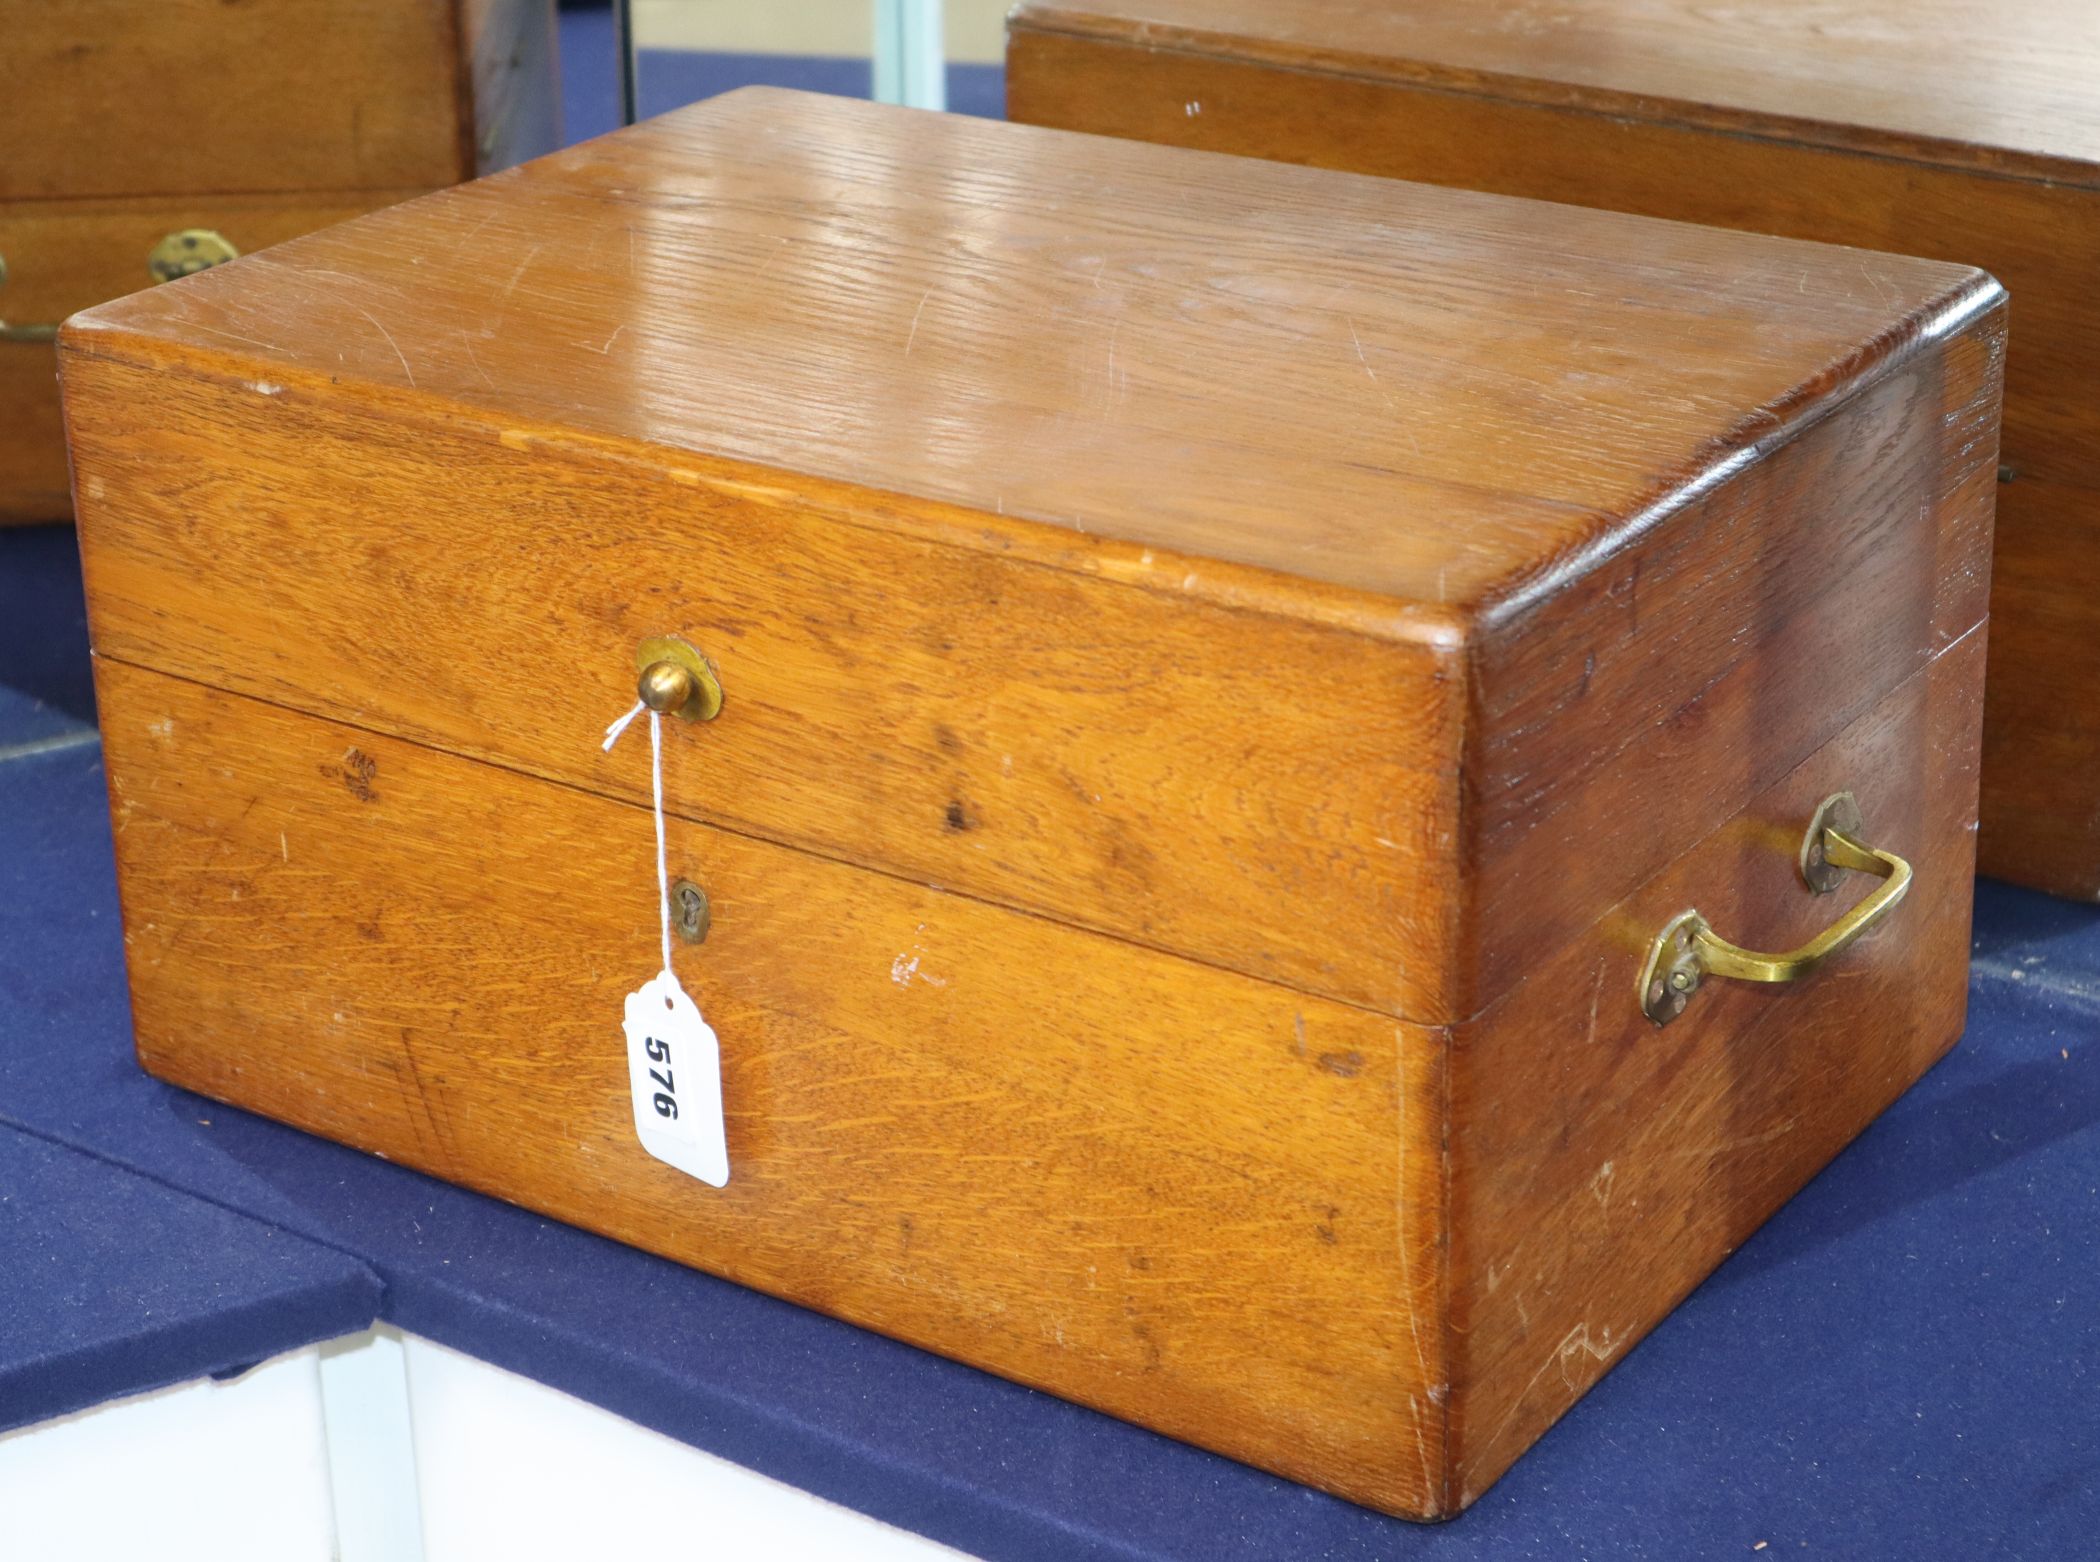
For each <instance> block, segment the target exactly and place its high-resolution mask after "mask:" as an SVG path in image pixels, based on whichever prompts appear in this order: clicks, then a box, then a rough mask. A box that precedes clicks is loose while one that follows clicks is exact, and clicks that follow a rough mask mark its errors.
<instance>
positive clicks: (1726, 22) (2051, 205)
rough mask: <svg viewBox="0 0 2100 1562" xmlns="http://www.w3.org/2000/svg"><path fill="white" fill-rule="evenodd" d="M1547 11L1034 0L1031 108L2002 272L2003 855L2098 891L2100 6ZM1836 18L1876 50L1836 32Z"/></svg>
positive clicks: (1612, 3) (2017, 867)
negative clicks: (1807, 111) (2067, 86)
mask: <svg viewBox="0 0 2100 1562" xmlns="http://www.w3.org/2000/svg"><path fill="white" fill-rule="evenodd" d="M1943 11H1944V12H1945V13H1946V14H1941V13H1942V12H1943ZM1526 14H1527V15H1529V16H1531V18H1532V20H1533V22H1534V24H1535V25H1533V26H1530V27H1527V28H1506V27H1498V26H1497V25H1496V21H1497V18H1498V17H1505V16H1506V8H1498V7H1495V6H1476V7H1465V8H1460V7H1458V6H1455V5H1454V6H1446V5H1443V4H1439V3H1436V0H1416V3H1411V4H1402V5H1399V6H1394V7H1385V8H1382V9H1377V10H1376V11H1375V12H1374V11H1372V10H1364V9H1350V8H1342V7H1336V6H1329V5H1325V4H1322V3H1320V0H1298V3H1294V4H1290V5H1281V6H1272V7H1263V8H1261V10H1260V13H1259V14H1258V15H1257V14H1256V13H1255V11H1254V10H1252V9H1250V8H1247V7H1240V6H1235V5H1232V4H1230V3H1224V4H1221V3H1216V0H1211V3H1207V4H1196V3H1194V0H1191V3H1189V4H1182V3H1181V0H1132V3H1130V4H1123V3H1121V0H1114V3H1107V4H1100V5H1088V6H1042V5H1030V6H1023V7H1022V8H1021V10H1020V11H1019V12H1018V13H1017V14H1016V18H1015V22H1014V29H1013V32H1012V34H1011V42H1010V50H1009V62H1008V103H1009V112H1010V113H1012V114H1013V115H1014V116H1015V117H1016V118H1020V119H1024V120H1029V121H1032V122H1036V123H1042V124H1050V125H1059V126H1065V127H1068V128H1075V129H1085V130H1091V131H1097V132H1103V133H1108V134H1113V135H1119V136H1130V137H1136V138H1140V139H1144V140H1150V141H1160V142H1169V143H1174V144H1179V145H1187V146H1192V147H1201V148H1207V149H1211V150H1218V151H1227V152H1236V153H1246V154H1255V155H1260V156H1265V157H1274V158H1279V159H1283V160H1287V161H1290V162H1295V163H1307V164H1313V165H1317V166H1322V167H1331V168H1344V169H1350V170H1354V171H1358V172H1365V173H1374V174H1382V175H1388V176H1393V177H1398V178H1403V179H1410V180H1421V181H1426V182H1429V183H1433V184H1445V185H1455V186H1461V187H1466V188H1473V189H1482V190H1492V191H1496V192H1499V193H1503V194H1509V195H1521V196H1531V197H1537V198H1541V199H1550V200H1556V201H1572V202H1578V203H1580V204H1583V205H1587V206H1596V207H1603V208H1609V209H1612V210H1618V211H1628V212H1637V213H1641V214H1644V215H1650V216H1658V217H1671V218H1677V219H1681V220H1684V221H1690V222H1698V223H1707V224H1712V225H1715V226H1718V227H1724V228H1731V229H1742V230H1748V231H1756V232H1762V233H1775V234H1782V235H1788V236H1792V237H1796V238H1808V239H1817V240H1822V241H1826V242H1833V243H1840V244H1847V245H1853V246H1857V247H1859V248H1861V249H1871V250H1883V251H1896V252H1901V253H1905V254H1916V255H1926V256H1931V257H1934V258H1937V259H1941V260H1949V261H1965V262H1968V263H1971V264H1975V265H1981V266H1985V267H1987V268H1988V269H1989V270H1990V271H1991V272H1993V273H1994V274H1995V275H1996V276H1997V277H1998V278H1999V279H2000V280H2001V281H2002V282H2004V283H2005V284H2006V286H2007V287H2008V288H2009V289H2010V291H2011V294H2012V296H2013V298H2014V299H2015V300H2016V303H2015V308H2014V313H2015V316H2016V327H2015V332H2014V339H2013V347H2012V352H2011V358H2010V364H2009V368H2008V377H2007V381H2006V391H2005V424H2004V429H2005V432H2004V450H2003V461H2004V464H2005V467H2006V469H2007V471H2008V473H2009V474H2010V475H2011V476H2012V477H2013V478H2014V480H2013V481H2012V482H2010V483H2009V484H2007V485H2006V487H2005V488H2004V490H2003V492H2002V494H2001V497H2000V501H1999V527H1998V539H1999V540H1998V553H1997V561H1998V562H1997V585H1996V588H1995V596H1994V601H1993V608H1994V612H1993V618H1994V620H1995V622H1996V626H1997V627H1996V630H1995V633H1994V635H1993V653H1992V674H1991V682H1992V685H1993V692H1992V694H1991V696H1990V699H1989V700H1988V702H1987V704H1986V716H1985V719H1986V723H1987V730H1988V737H1987V739H1986V742H1985V761H1984V772H1983V776H1984V780H1983V792H1984V805H1983V815H1984V829H1983V834H1982V840H1981V848H1980V849H1981V860H1982V863H1983V867H1984V869H1985V871H1986V872H1991V873H1995V874H1998V875H2000V876H2003V877H2007V878H2012V879H2015V880H2017V881H2019V882H2022V883H2027V884H2032V885H2035V886H2037V887H2039V888H2043V889H2048V890H2051V891H2054V892H2056V893H2059V894H2068V895H2076V896H2079V897H2082V898H2094V897H2100V789H2096V787H2095V785H2094V782H2093V780H2092V778H2093V777H2094V776H2095V775H2100V711H2096V710H2094V708H2093V707H2092V703H2091V701H2090V700H2089V699H2087V698H2086V696H2085V692H2084V691H2086V690H2088V689H2090V688H2091V687H2093V686H2094V684H2095V682H2096V681H2100V633H2095V623H2094V618H2093V614H2094V611H2095V610H2094V609H2093V607H2092V606H2091V604H2092V603H2093V602H2094V601H2095V600H2096V598H2095V596H2094V593H2093V590H2092V588H2091V584H2090V583H2089V581H2088V580H2087V579H2086V574H2087V573H2088V572H2087V571H2086V570H2085V569H2084V565H2083V563H2082V559H2083V554H2082V552H2081V550H2080V547H2079V544H2078V542H2077V539H2078V538H2080V537H2082V536H2084V535H2085V534H2086V533H2087V532H2088V531H2090V530H2091V529H2092V527H2093V526H2094V525H2095V524H2100V521H2096V517H2100V413H2096V411H2095V408H2096V407H2100V295H2096V294H2095V292H2094V289H2093V287H2092V285H2091V275H2092V271H2093V266H2094V263H2095V259H2096V257H2100V111H2096V109H2095V105H2094V100H2093V98H2092V95H2091V93H2090V91H2089V90H2087V86H2085V85H2082V86H2080V88H2079V91H2078V93H2077V94H2075V95H2074V97H2073V98H2071V99H2068V100H2066V99H2063V98H2062V95H2061V93H2060V91H2059V90H2058V86H2060V85H2061V83H2062V82H2064V81H2072V80H2075V81H2076V82H2078V83H2082V84H2087V85H2089V83H2090V81H2091V79H2092V77H2093V73H2094V70H2095V68H2096V67H2095V64H2094V61H2095V60H2096V58H2100V49H2096V48H2095V44H2094V29H2095V28H2096V27H2100V21H2096V18H2100V12H2092V11H2091V10H2090V8H2086V7H2079V8H2078V9H2077V10H2076V12H2075V14H2073V13H2072V12H2070V11H2068V10H2067V9H2066V8H2065V7H2063V6H2059V5H1986V6H1969V5H1966V4H1963V5H1960V6H1955V7H1952V8H1951V9H1949V8H1948V7H1944V6H1929V7H1927V8H1926V9H1925V10H1924V11H1923V12H1921V11H1919V10H1918V9H1917V8H1915V7H1909V6H1906V7H1904V8H1902V12H1901V15H1900V17H1899V16H1898V15H1897V13H1895V12H1894V11H1892V10H1889V9H1887V8H1883V7H1877V6H1857V5H1848V6H1846V7H1844V8H1843V9H1842V11H1841V12H1840V11H1834V10H1832V8H1830V7H1829V6H1826V5H1822V4H1810V3H1806V0H1793V3H1789V4H1785V5H1781V6H1779V7H1776V8H1770V7H1763V8H1758V9H1757V10H1756V11H1754V12H1752V11H1730V10H1727V9H1725V8H1723V9H1719V10H1717V9H1715V8H1713V7H1708V6H1697V7H1694V6H1690V5H1682V4H1675V3H1671V4H1664V3H1660V0H1586V3H1582V4H1577V5H1574V6H1561V7H1556V8H1554V10H1553V11H1552V12H1551V13H1550V14H1548V13H1543V12H1536V13H1534V12H1527V13H1526ZM1928 17H1929V18H1931V20H1930V23H1929V25H1928V23H1927V21H1926V18H1928ZM1832 29H1835V32H1836V34H1837V35H1840V36H1844V37H1846V38H1847V39H1848V40H1849V41H1851V42H1852V43H1853V44H1854V45H1856V46H1855V47H1849V48H1846V49H1832V48H1828V47H1826V46H1825V44H1824V42H1823V41H1822V40H1825V39H1826V38H1827V36H1829V35H1830V32H1831V30H1832ZM2030 29H2032V30H2031V31H2030ZM1605 38H1610V39H1612V40H1614V41H1615V43H1616V44H1618V45H1623V47H1614V48H1611V49H1609V50H1606V49H1604V48H1602V47H1601V43H1600V41H1601V40H1603V39H1605ZM1957 39H1960V40H1966V41H1965V42H1963V43H1961V44H1960V45H1959V46H1956V44H1955V43H1954V42H1952V40H1957ZM1381 49H1383V50H1387V51H1389V52H1388V53H1387V54H1386V55H1384V56H1382V57H1381V58H1375V59H1374V56H1375V55H1377V51H1379V50H1381ZM1921 49H1926V50H1927V52H1928V53H1929V55H1930V58H1929V59H1924V60H1921V59H1919V58H1918V57H1917V53H1918V51H1919V50H1921ZM1947 70H1951V71H1952V72H1953V73H1954V74H1955V75H1958V76H1959V77H1960V78H1962V80H1961V82H1960V83H1959V84H1957V83H1955V82H1954V81H1951V80H1949V79H1948V78H1947V76H1946V75H1945V74H1944V73H1945V72H1946V71H1947ZM2037 73H2039V74H2037ZM1834 75H1835V76H1836V77H1838V78H1843V79H1833V76H1834ZM2052 81H2054V82H2056V83H2058V86H2051V85H2049V83H2050V82H2052ZM1192 104H1198V105H1200V106H1201V107H1200V110H1199V111H1198V112H1195V113H1193V114H1192V113H1191V112H1189V108H1190V105H1192ZM1803 104H1807V105H1809V106H1811V107H1812V108H1813V109H1814V117H1813V122H1810V121H1805V120H1802V119H1800V118H1799V117H1797V116H1796V114H1795V113H1794V110H1795V109H1798V108H1800V107H1802V106H1803ZM1935 125H1936V126H1938V130H1937V131H1932V132H1931V133H1928V131H1930V128H1931V127H1932V126H1935ZM1895 132H1900V134H1895ZM1857 264H1858V265H1859V266H1860V267H1861V268H1862V270H1863V271H1865V272H1868V273H1871V272H1872V271H1873V270H1874V269H1875V268H1876V267H1878V266H1879V264H1880V258H1879V257H1878V256H1877V257H1873V258H1868V257H1858V258H1857Z"/></svg>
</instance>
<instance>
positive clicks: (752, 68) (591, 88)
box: [561, 11, 1006, 142]
mask: <svg viewBox="0 0 2100 1562" xmlns="http://www.w3.org/2000/svg"><path fill="white" fill-rule="evenodd" d="M561 51H562V61H561V74H562V124H563V129H564V133H565V134H566V135H567V137H568V139H569V140H570V141H572V142H574V141H587V140H589V139H590V138H591V137H593V136H602V135H604V134H605V133H606V132H607V131H609V130H612V129H614V128H616V127H617V126H618V125H619V122H620V109H619V78H618V75H617V74H616V72H615V69H614V63H613V62H614V54H613V30H612V13H611V12H610V11H571V12H566V13H564V14H563V16H562V19H561ZM635 84H636V87H637V89H638V90H639V94H640V99H641V102H640V110H641V115H642V117H643V118H644V119H646V118H648V117H649V116H651V115H653V114H663V113H668V112H669V111H670V110H672V109H674V108H680V107H683V106H684V105H685V104H688V103H697V102H699V101H700V100H701V99H702V98H711V97H714V96H716V95H717V94H718V93H723V92H728V91H731V90H732V89H734V88H737V87H749V86H760V85H763V86H769V87H797V88H800V89H801V90H803V91H805V92H828V93H831V94H832V95H833V96H836V97H845V98H864V97H866V96H868V94H869V92H870V91H871V90H872V89H873V85H874V83H873V77H872V73H871V70H870V67H869V64H868V61H867V60H865V59H833V58H826V57H822V56H808V55H793V54H713V53H696V52H686V51H679V50H668V49H644V50H642V51H641V53H640V55H639V56H638V57H637V60H636V67H635ZM948 107H949V108H950V110H952V111H953V112H955V113H958V114H974V115H977V116H978V117H980V118H983V119H1001V118H1004V117H1005V114H1006V72H1005V71H1004V70H1003V69H1002V68H1001V67H999V66H997V65H950V66H949V67H948Z"/></svg>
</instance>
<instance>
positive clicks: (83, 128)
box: [0, 0, 560, 524]
mask: <svg viewBox="0 0 2100 1562" xmlns="http://www.w3.org/2000/svg"><path fill="white" fill-rule="evenodd" d="M5 22H6V33H5V47H4V49H0V148H6V149H7V153H8V155H6V156H5V157H0V257H4V258H5V260H6V263H7V267H8V271H9V277H8V280H7V283H6V285H5V286H4V287H0V319H6V320H12V321H24V322H44V323H49V322H55V321H59V320H63V319H64V318H65V317H66V316H68V315H70V314H72V313H74V312H75V311H77V310H81V309H85V308H87V307H89V306H90V305H93V304H99V303H102V302H104V301H106V300H108V299H112V298H118V297H121V296H123V295H124V294H126V293H130V292H133V291H136V290H138V289H140V288H144V287H146V286H148V285H149V284H150V283H151V281H152V279H151V278H150V277H149V276H148V275H147V272H146V255H147V253H148V251H150V250H151V249H152V247H153V245H154V244H155V243H157V242H158V241H159V240H160V239H161V237H162V236H163V235H165V234H168V233H171V232H177V231H179V230H181V229H183V228H211V229H215V230H217V231H219V232H221V233H223V234H225V235H226V237H227V238H228V239H229V240H230V241H231V242H232V243H233V245H234V247H235V248H236V249H238V250H239V251H241V253H243V254H247V253H250V252H252V251H254V250H257V249H260V248H262V247H264V246H265V245H269V244H274V243H277V242H279V241H280V240H283V239H287V238H290V237H292V236H293V235H294V234H298V233H306V232H310V231H312V230H313V229H315V228H320V227H326V226H328V225H330V224H332V223H336V222H341V221H343V220H344V219H346V218H349V217H353V216H356V215H358V214H359V213H361V212H368V211H372V210H374V209H376V208H378V207H382V206H388V205H392V204H394V203H395V202H397V201H404V200H407V199H409V198H410V197H411V196H415V195H420V194H423V193H424V192H426V191H427V190H429V189H431V188H433V187H436V186H439V185H445V184H451V183H453V182H455V181H457V180H460V179H466V178H471V177H473V175H474V174H476V173H477V172H480V173H486V172H490V171H492V170H494V169H497V168H503V167H507V166H509V165H510V164H511V163H514V162H518V161H520V160H522V159H524V158H527V157H532V156H536V155H538V154H539V153H541V152H545V151H549V150H551V149H552V148H553V147H555V146H556V145H558V144H559V142H560V113H559V102H558V90H557V75H556V64H555V57H554V38H553V29H554V18H553V0H458V14H457V15H455V14H454V0H376V3H375V0H269V3H265V4H247V5H230V4H225V3H222V0H153V3H150V4H149V3H145V0H69V3H67V4H65V5H55V4H41V3H38V4H31V5H25V6H18V7H13V8H10V10H9V11H8V13H7V16H6V19H5ZM70 513H71V504H70V501H69V498H68V494H67V473H66V452H65V444H64V438H63V434H62V431H61V429H60V426H59V411H58V395H57V370H56V364H55V360H54V358H53V355H52V350H51V348H50V347H49V346H48V345H45V344H39V343H19V342H0V524H6V523H9V522H18V521H45V520H60V519H64V518H65V517H66V516H68V515H69V514H70Z"/></svg>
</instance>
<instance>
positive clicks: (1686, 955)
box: [1641, 792, 1911, 1025]
mask: <svg viewBox="0 0 2100 1562" xmlns="http://www.w3.org/2000/svg"><path fill="white" fill-rule="evenodd" d="M1863 831H1864V826H1863V825H1862V824H1861V823H1860V817H1859V804H1858V802H1857V801H1856V800H1855V799H1854V798H1853V796H1852V794H1851V793H1850V792H1838V793H1836V794H1834V795H1833V796H1830V797H1827V798H1825V799H1824V800H1823V804H1822V806H1821V807H1820V808H1818V809H1817V810H1816V812H1815V817H1814V818H1813V819H1811V820H1810V821H1809V825H1808V833H1807V835H1806V836H1804V837H1803V839H1802V842H1801V856H1800V868H1801V877H1802V879H1803V880H1804V881H1805V882H1806V883H1807V885H1808V887H1809V889H1810V891H1811V892H1813V893H1815V894H1818V895H1827V894H1829V893H1830V891H1832V890H1833V889H1836V888H1837V886H1838V884H1839V882H1840V881H1841V880H1842V879H1843V877H1844V875H1845V874H1846V873H1848V872H1850V873H1871V874H1873V875H1874V876H1875V877H1876V878H1878V879H1881V880H1883V881H1884V882H1883V883H1882V886H1881V888H1879V889H1877V890H1876V891H1874V893H1873V894H1871V895H1869V896H1868V897H1867V898H1866V899H1865V900H1863V901H1861V902H1860V903H1859V904H1858V905H1856V906H1854V907H1853V908H1852V909H1851V910H1850V911H1848V912H1846V913H1845V914H1844V915H1843V916H1842V917H1840V918H1838V920H1837V921H1835V922H1833V923H1831V925H1830V926H1829V927H1827V928H1825V929H1823V931H1822V932H1820V933H1818V934H1817V935H1816V936H1815V937H1814V938H1812V939H1810V940H1809V941H1808V942H1807V943H1805V944H1803V945H1802V946H1801V947H1800V948H1799V949H1789V950H1787V951H1786V952H1785V953H1783V954H1776V955H1768V954H1760V953H1758V952H1757V951H1756V950H1754V949H1744V948H1741V947H1740V946H1738V945H1735V944H1731V943H1730V942H1728V940H1727V939H1725V938H1723V937H1721V935H1720V934H1718V933H1716V932H1715V931H1714V930H1713V929H1712V928H1711V927H1710V926H1708V924H1707V921H1706V918H1704V917H1702V916H1701V915H1699V913H1698V912H1696V911H1686V912H1682V913H1680V914H1679V915H1677V916H1675V917H1673V918H1671V919H1670V921H1669V923H1668V925H1667V926H1665V927H1664V928H1663V930H1662V931H1661V932H1660V933H1658V934H1657V935H1656V937H1655V942H1654V944H1653V945H1651V946H1650V947H1649V950H1648V960H1647V963H1646V964H1645V965H1644V966H1643V967H1642V968H1641V1012H1642V1013H1644V1014H1646V1015H1647V1016H1648V1018H1649V1019H1651V1020H1653V1021H1654V1022H1655V1023H1656V1024H1658V1025H1667V1024H1669V1023H1670V1021H1672V1020H1674V1019H1676V1018H1677V1016H1678V1015H1680V1014H1682V1013H1684V1009H1685V1005H1686V1004H1687V1003H1689V1002H1690V1001H1691V996H1692V994H1693V993H1695V992H1697V991H1698V990H1699V984H1700V983H1701V982H1703V981H1704V980H1705V979H1706V978H1707V977H1709V976H1728V977H1733V978H1734V979H1735V980H1737V981H1739V982H1798V981H1800V980H1801V979H1802V978H1803V977H1805V976H1809V975H1812V974H1813V973H1814V972H1815V971H1816V970H1817V969H1818V968H1819V967H1821V966H1822V964H1823V963H1824V962H1825V961H1826V960H1828V959H1829V958H1830V957H1831V956H1832V955H1835V954H1837V953H1838V952H1839V951H1840V950H1844V949H1848V948H1850V947H1851V946H1852V945H1853V944H1855V943H1857V942H1858V941H1859V940H1860V939H1861V938H1862V937H1864V936H1865V935H1866V934H1867V933H1868V932H1870V931H1872V930H1873V929H1874V928H1875V927H1877V926H1878V925H1880V923H1881V922H1882V921H1883V920H1884V919H1885V918H1886V917H1887V916H1888V914H1889V913H1890V912H1891V911H1894V910H1895V909H1896V905H1897V903H1898V902H1899V901H1901V900H1902V899H1903V897H1904V896H1905V895H1907V894H1909V893H1910V880H1911V871H1910V864H1909V863H1907V862H1905V861H1904V860H1903V859H1902V858H1901V857H1898V856H1897V855H1896V854H1895V853H1894V852H1885V851H1879V850H1876V849H1875V848H1874V847H1872V846H1869V845H1867V844H1866V843H1865V842H1864V841H1862V840H1860V839H1859V837H1860V835H1861V834H1862V833H1863Z"/></svg>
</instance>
